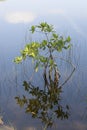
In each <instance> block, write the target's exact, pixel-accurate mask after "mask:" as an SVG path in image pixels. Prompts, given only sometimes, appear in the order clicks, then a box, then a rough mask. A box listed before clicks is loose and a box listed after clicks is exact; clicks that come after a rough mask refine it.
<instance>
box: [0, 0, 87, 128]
mask: <svg viewBox="0 0 87 130" xmlns="http://www.w3.org/2000/svg"><path fill="white" fill-rule="evenodd" d="M49 2H50V1H49V0H48V2H47V1H43V2H42V3H40V1H39V0H37V2H36V1H31V0H30V1H28V0H26V1H22V2H21V1H17V0H5V1H0V74H1V76H0V115H2V116H3V121H4V123H5V125H12V126H14V127H15V128H17V130H37V129H38V130H39V129H40V130H41V129H42V128H43V127H44V126H43V124H42V123H41V121H40V120H39V119H33V118H32V117H31V115H30V114H25V110H24V109H23V108H20V107H19V105H17V103H16V100H15V99H14V97H15V96H20V95H22V94H25V95H27V94H26V92H25V91H24V88H23V86H22V83H23V81H24V80H28V79H30V78H31V74H32V72H33V65H32V64H31V62H30V61H27V62H26V63H24V64H22V65H15V64H14V63H13V59H14V57H16V56H18V55H19V51H20V49H21V48H23V47H24V45H25V44H26V43H27V42H29V41H31V40H32V39H38V40H40V38H42V37H43V36H42V35H41V36H40V37H38V35H35V36H33V37H32V36H31V34H30V33H29V31H28V30H29V27H30V26H31V25H33V24H37V23H40V22H42V21H47V22H48V23H51V24H53V25H54V26H55V29H56V31H57V32H58V34H62V35H64V36H67V35H70V36H71V38H72V44H73V46H72V49H71V50H70V51H68V52H67V53H66V52H65V51H64V52H63V53H62V54H59V57H63V58H65V59H69V60H70V61H72V63H73V64H74V65H75V67H76V70H75V72H74V73H73V75H72V77H71V78H70V80H69V81H68V82H67V83H66V84H65V85H64V86H63V88H62V91H63V92H62V93H61V101H62V104H63V105H64V106H65V105H66V104H67V105H69V107H70V116H69V118H68V120H59V119H55V123H54V125H53V127H52V128H49V130H51V129H52V130H57V129H59V130H63V129H67V130H86V129H87V82H86V79H87V58H86V55H87V53H86V52H87V37H86V34H87V30H86V26H87V13H86V4H85V3H86V0H84V1H83V3H82V2H81V1H80V2H79V1H78V0H77V2H76V3H75V2H74V1H73V2H71V3H70V2H69V1H68V0H66V3H65V2H63V1H61V2H59V1H57V0H55V1H54V2H52V3H50V6H46V5H48V4H49ZM78 2H79V5H78ZM64 3H65V4H64ZM39 5H40V7H39ZM77 5H78V6H77ZM81 5H82V6H81ZM43 8H45V10H44V9H43ZM73 8H74V9H73ZM81 8H84V10H82V12H80V11H81V10H80V9H81ZM54 9H55V10H54ZM40 10H41V11H40ZM64 11H65V12H64ZM80 14H81V15H80ZM56 61H57V63H58V66H59V70H60V73H61V81H60V82H62V81H64V80H65V79H66V78H67V76H69V74H70V73H71V71H72V67H71V66H70V65H69V64H68V63H67V62H65V61H64V60H61V59H56ZM37 75H38V76H37ZM33 83H34V84H35V85H38V86H43V83H44V82H43V78H42V75H41V71H40V72H39V73H37V74H34V76H33Z"/></svg>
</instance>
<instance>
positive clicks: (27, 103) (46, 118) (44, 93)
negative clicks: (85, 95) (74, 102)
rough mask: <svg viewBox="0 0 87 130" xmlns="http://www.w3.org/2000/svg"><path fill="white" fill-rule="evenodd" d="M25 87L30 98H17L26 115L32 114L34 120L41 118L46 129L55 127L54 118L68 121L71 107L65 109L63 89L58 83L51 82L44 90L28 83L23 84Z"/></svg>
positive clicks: (24, 96)
mask: <svg viewBox="0 0 87 130" xmlns="http://www.w3.org/2000/svg"><path fill="white" fill-rule="evenodd" d="M45 83H46V82H45ZM45 85H46V84H45ZM23 86H24V90H25V91H26V92H27V93H28V94H27V95H29V96H26V95H23V96H22V97H21V96H17V97H15V99H16V101H17V104H19V105H20V107H24V108H25V112H26V113H31V114H32V117H33V118H39V119H40V120H41V121H42V123H44V124H45V126H46V128H47V127H51V126H52V125H53V123H54V120H55V119H54V117H55V118H59V119H61V120H63V119H68V117H69V106H68V105H66V106H65V107H64V106H63V105H62V103H61V93H62V87H58V81H57V83H56V82H54V81H53V80H52V79H51V80H49V87H46V86H45V87H44V88H43V89H40V87H38V86H34V85H33V84H32V83H31V82H29V83H28V82H27V81H24V82H23ZM45 88H46V89H45ZM30 95H31V96H30Z"/></svg>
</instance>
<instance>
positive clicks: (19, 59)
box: [14, 56, 22, 64]
mask: <svg viewBox="0 0 87 130" xmlns="http://www.w3.org/2000/svg"><path fill="white" fill-rule="evenodd" d="M14 62H15V63H17V64H19V63H20V62H22V56H19V57H16V58H15V59H14Z"/></svg>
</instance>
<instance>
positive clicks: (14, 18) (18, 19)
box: [6, 12, 36, 24]
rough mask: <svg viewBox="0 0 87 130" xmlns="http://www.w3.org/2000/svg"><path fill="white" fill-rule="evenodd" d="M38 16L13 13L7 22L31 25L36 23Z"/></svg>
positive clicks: (27, 13) (30, 13)
mask: <svg viewBox="0 0 87 130" xmlns="http://www.w3.org/2000/svg"><path fill="white" fill-rule="evenodd" d="M35 18H36V15H35V14H33V13H32V12H12V13H10V14H7V15H6V21H7V22H9V23H13V24H17V23H29V22H32V21H34V20H35Z"/></svg>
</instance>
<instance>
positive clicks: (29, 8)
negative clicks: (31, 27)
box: [0, 0, 87, 23]
mask: <svg viewBox="0 0 87 130" xmlns="http://www.w3.org/2000/svg"><path fill="white" fill-rule="evenodd" d="M86 5H87V1H86V0H72V1H70V0H61V1H60V0H54V1H50V0H44V1H41V0H24V1H23V0H22V1H21V0H19V1H17V0H7V1H5V2H0V18H1V19H3V20H6V21H8V22H13V21H12V19H13V20H14V23H15V22H16V23H17V22H31V21H34V20H35V18H36V17H35V16H37V18H38V16H40V15H41V16H42V15H43V16H44V15H52V14H53V15H54V14H56V15H64V16H67V17H70V18H72V17H74V18H79V19H82V18H84V19H87V9H86V8H87V6H86ZM17 13H18V14H17ZM22 13H23V15H22ZM12 14H13V15H12ZM15 17H16V18H17V20H18V21H17V20H16V21H15ZM23 18H24V19H25V20H24V21H23V20H22V19H23ZM30 19H31V20H30Z"/></svg>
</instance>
